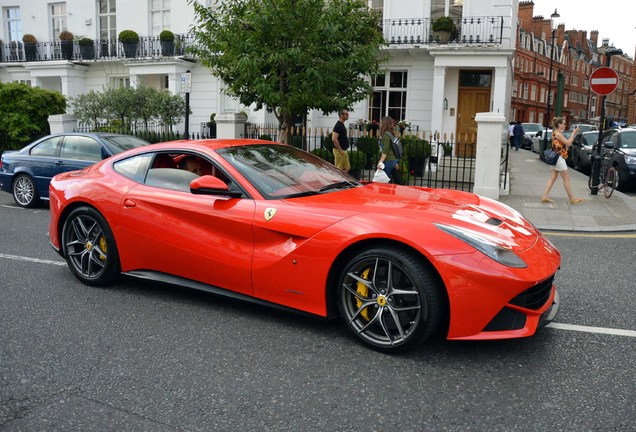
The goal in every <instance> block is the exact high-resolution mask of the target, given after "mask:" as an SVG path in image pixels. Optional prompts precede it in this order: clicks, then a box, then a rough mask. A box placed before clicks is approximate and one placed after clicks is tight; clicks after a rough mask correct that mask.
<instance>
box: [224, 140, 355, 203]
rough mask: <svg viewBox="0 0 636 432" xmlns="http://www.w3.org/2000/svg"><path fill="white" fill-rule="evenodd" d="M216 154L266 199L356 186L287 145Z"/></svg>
mask: <svg viewBox="0 0 636 432" xmlns="http://www.w3.org/2000/svg"><path fill="white" fill-rule="evenodd" d="M217 153H218V154H219V155H220V156H221V157H222V158H223V159H225V160H226V161H227V162H228V163H230V164H231V165H232V166H234V167H235V168H236V169H237V170H238V171H239V172H240V173H241V174H242V175H243V176H244V177H245V178H246V179H247V180H248V181H249V182H250V183H251V184H252V185H253V186H254V187H255V188H256V189H257V190H258V191H259V192H260V193H261V195H263V196H264V197H265V198H267V199H281V198H292V197H298V196H306V195H314V194H320V193H325V192H327V191H331V190H337V189H343V188H349V187H354V186H358V185H359V183H358V182H357V181H356V180H355V179H354V178H353V177H350V176H349V175H347V174H345V173H344V172H343V171H341V170H339V169H337V168H336V167H334V166H333V165H331V164H330V163H328V162H326V161H324V160H323V159H320V158H319V157H317V156H314V155H313V154H311V153H307V152H305V151H302V150H299V149H297V148H295V147H292V146H288V145H282V144H259V145H246V146H237V147H228V148H224V149H219V150H218V151H217Z"/></svg>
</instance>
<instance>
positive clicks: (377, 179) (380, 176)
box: [373, 169, 391, 183]
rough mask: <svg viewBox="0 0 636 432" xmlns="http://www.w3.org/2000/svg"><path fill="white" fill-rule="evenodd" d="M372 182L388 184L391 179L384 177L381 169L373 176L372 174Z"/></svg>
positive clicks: (384, 174)
mask: <svg viewBox="0 0 636 432" xmlns="http://www.w3.org/2000/svg"><path fill="white" fill-rule="evenodd" d="M373 181H374V182H376V183H388V182H389V181H391V179H390V178H389V176H388V175H386V173H385V172H384V170H383V169H378V170H376V171H375V174H373Z"/></svg>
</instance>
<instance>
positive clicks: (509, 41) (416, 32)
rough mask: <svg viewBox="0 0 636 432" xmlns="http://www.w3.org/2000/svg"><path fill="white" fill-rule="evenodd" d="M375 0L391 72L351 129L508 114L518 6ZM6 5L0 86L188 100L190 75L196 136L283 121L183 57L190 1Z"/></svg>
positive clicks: (461, 128)
mask: <svg viewBox="0 0 636 432" xmlns="http://www.w3.org/2000/svg"><path fill="white" fill-rule="evenodd" d="M204 1H205V0H201V2H204ZM207 2H208V3H211V2H210V0H207ZM368 4H369V7H373V8H378V9H381V10H382V13H383V18H384V19H383V31H384V35H385V39H386V41H387V43H388V46H387V48H386V50H388V52H389V54H390V55H389V62H388V63H387V64H386V66H385V69H386V74H385V75H383V76H378V77H373V78H370V80H371V82H372V84H373V87H374V92H373V95H372V96H370V97H369V99H367V100H364V101H361V102H359V103H357V104H356V105H355V106H353V107H349V108H350V109H351V115H350V121H351V122H355V121H356V120H358V119H363V120H374V119H375V120H379V118H380V117H381V116H383V115H391V116H392V117H394V118H395V119H396V120H408V121H410V122H411V124H412V127H415V128H417V129H418V130H419V131H426V132H439V133H441V134H448V135H449V136H450V134H453V135H455V136H457V135H460V136H462V134H475V133H476V122H475V115H476V113H479V112H494V113H502V114H506V115H507V113H509V112H510V96H511V87H512V76H513V67H512V62H513V57H514V52H515V32H516V29H517V11H518V0H383V1H382V0H370V1H369V2H368ZM0 9H1V12H2V18H1V20H0V22H1V25H2V30H1V33H0V39H2V44H1V46H2V52H1V53H0V56H1V58H0V60H1V61H0V81H2V82H11V81H19V82H25V83H29V84H30V85H32V86H38V87H42V88H47V89H51V90H57V91H60V92H61V93H62V94H64V95H65V96H68V97H76V96H78V95H80V94H83V93H86V92H88V91H91V90H94V91H101V90H102V89H103V88H104V86H114V85H130V86H136V85H139V84H145V85H149V86H152V87H155V88H158V89H163V90H166V91H170V92H172V93H174V94H181V93H182V76H183V74H184V73H186V72H190V73H191V78H192V79H191V93H190V107H191V110H192V112H193V114H192V115H191V116H190V119H189V130H190V132H197V131H198V130H199V128H200V125H201V124H203V123H205V122H207V121H209V118H210V114H212V113H217V114H219V113H228V112H239V111H245V112H246V113H248V120H249V121H250V122H253V123H268V122H269V123H273V122H275V119H274V118H273V115H272V114H268V113H266V112H265V111H264V110H262V111H255V110H252V109H250V107H245V106H241V105H240V104H239V103H238V101H237V100H235V99H234V98H231V97H228V96H227V95H225V94H224V92H223V83H221V82H219V80H218V79H216V78H215V77H213V76H212V74H211V73H210V71H209V70H208V69H207V68H205V67H203V66H201V65H200V64H199V63H198V62H197V59H196V58H194V57H192V56H190V55H188V54H187V52H186V51H185V47H187V45H188V44H189V43H192V40H191V38H190V37H189V36H188V29H189V28H190V26H191V24H192V23H193V20H194V11H193V8H192V6H191V5H190V4H189V2H188V0H127V1H123V0H66V1H55V0H29V1H28V2H25V1H18V0H0ZM440 16H450V17H451V18H452V20H453V22H454V27H455V29H454V31H453V32H452V33H451V34H450V39H449V40H448V41H447V40H445V38H444V35H443V33H438V32H434V31H433V25H432V24H433V22H434V21H435V19H436V18H438V17H440ZM125 29H126V30H128V29H129V30H134V31H135V32H137V33H138V34H139V36H140V39H141V40H140V45H139V47H138V48H137V49H136V52H135V55H133V56H131V57H126V55H125V52H124V50H123V47H122V44H121V43H120V42H119V41H118V39H117V37H118V34H119V32H121V31H122V30H125ZM164 29H168V30H171V31H172V32H174V33H175V34H176V35H177V38H178V41H177V46H176V47H175V48H174V49H175V51H174V52H170V51H168V50H166V49H165V48H164V47H162V45H161V44H160V42H159V39H158V36H159V33H160V32H161V31H162V30H164ZM62 30H68V31H70V32H72V33H73V35H74V37H75V41H74V48H73V54H72V57H70V59H66V58H64V55H63V53H62V52H61V50H60V40H59V33H60V31H62ZM25 34H32V35H33V36H35V38H36V40H37V42H36V49H37V52H36V53H35V54H31V55H29V54H28V52H27V47H26V44H25V43H23V41H22V37H23V36H24V35H25ZM81 37H88V38H91V39H93V40H94V46H93V49H92V52H91V53H87V52H86V51H84V50H83V49H82V47H80V46H79V45H78V43H77V41H78V39H79V38H81ZM335 120H336V115H335V114H333V115H330V116H323V115H322V113H321V112H310V113H308V116H307V125H308V126H311V127H324V128H331V127H332V126H333V124H334V123H335ZM180 130H183V125H180Z"/></svg>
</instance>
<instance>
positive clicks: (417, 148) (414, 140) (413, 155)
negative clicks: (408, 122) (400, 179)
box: [400, 135, 431, 177]
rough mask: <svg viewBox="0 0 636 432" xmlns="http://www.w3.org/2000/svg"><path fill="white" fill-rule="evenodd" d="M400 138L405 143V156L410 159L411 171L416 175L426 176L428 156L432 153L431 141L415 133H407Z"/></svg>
mask: <svg viewBox="0 0 636 432" xmlns="http://www.w3.org/2000/svg"><path fill="white" fill-rule="evenodd" d="M400 140H401V141H402V144H403V145H404V157H405V159H406V160H407V161H408V164H409V171H410V172H411V174H413V175H414V176H416V177H424V167H425V166H426V158H428V157H429V156H430V155H431V143H429V142H428V141H426V140H423V139H421V138H418V137H417V136H414V135H405V136H403V137H402V138H401V139H400Z"/></svg>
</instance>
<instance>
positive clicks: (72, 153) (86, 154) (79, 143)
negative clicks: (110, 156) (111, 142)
mask: <svg viewBox="0 0 636 432" xmlns="http://www.w3.org/2000/svg"><path fill="white" fill-rule="evenodd" d="M60 158H63V159H78V160H85V161H92V162H98V161H100V160H102V146H101V145H100V144H99V143H98V142H97V141H95V140H94V139H93V138H90V137H85V136H76V135H70V136H66V137H65V138H64V141H63V142H62V149H61V151H60Z"/></svg>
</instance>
